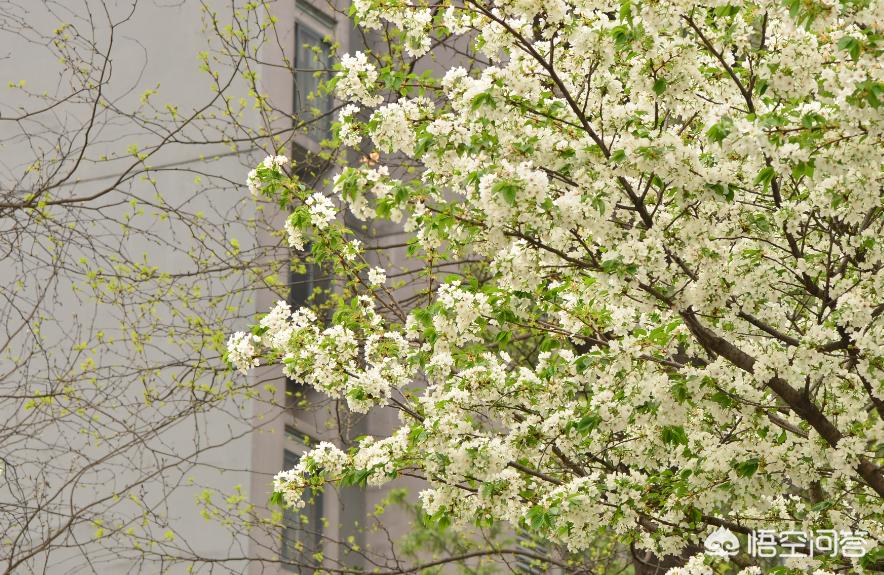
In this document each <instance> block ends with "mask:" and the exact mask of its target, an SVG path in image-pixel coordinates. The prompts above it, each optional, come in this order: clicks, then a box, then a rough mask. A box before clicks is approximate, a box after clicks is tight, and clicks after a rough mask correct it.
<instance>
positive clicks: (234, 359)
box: [227, 331, 261, 374]
mask: <svg viewBox="0 0 884 575" xmlns="http://www.w3.org/2000/svg"><path fill="white" fill-rule="evenodd" d="M260 342H261V338H260V337H258V336H256V335H254V334H251V333H245V332H242V331H238V332H236V333H234V334H233V335H231V336H230V338H229V339H228V340H227V357H228V359H229V361H230V363H232V364H233V365H234V366H236V368H237V369H238V370H239V371H240V372H242V373H244V374H245V373H248V371H249V370H250V369H251V368H253V367H257V366H259V365H261V360H260V358H259V357H258V347H257V346H258V344H259V343H260Z"/></svg>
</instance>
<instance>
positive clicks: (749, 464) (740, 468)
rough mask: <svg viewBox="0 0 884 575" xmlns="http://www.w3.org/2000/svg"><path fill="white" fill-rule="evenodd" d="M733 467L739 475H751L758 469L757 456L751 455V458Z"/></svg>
mask: <svg viewBox="0 0 884 575" xmlns="http://www.w3.org/2000/svg"><path fill="white" fill-rule="evenodd" d="M734 469H736V470H737V475H738V476H740V477H752V476H753V475H755V472H756V471H758V458H755V457H753V458H752V459H749V460H746V461H743V462H741V463H737V464H736V465H735V466H734Z"/></svg>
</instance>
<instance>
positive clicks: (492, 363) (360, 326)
mask: <svg viewBox="0 0 884 575" xmlns="http://www.w3.org/2000/svg"><path fill="white" fill-rule="evenodd" d="M353 13H354V15H355V18H356V19H357V21H358V23H359V24H360V25H361V26H362V27H363V28H366V29H369V30H372V29H379V30H383V33H384V34H386V35H387V37H388V38H392V39H393V40H394V43H398V45H400V46H401V50H400V51H399V52H395V53H390V54H388V55H386V56H384V57H376V56H374V55H372V54H370V53H356V54H353V55H350V56H346V57H344V58H343V59H342V61H341V65H340V69H339V72H338V74H337V77H336V78H335V80H334V82H335V84H336V86H335V87H336V90H337V93H338V95H339V96H340V98H341V99H343V100H346V101H348V102H349V104H348V105H347V106H345V107H344V108H343V109H342V111H341V113H340V123H339V128H338V134H339V137H340V140H341V141H342V142H343V143H344V144H345V145H348V146H352V147H356V148H359V149H361V150H362V151H363V152H364V153H367V155H366V159H365V161H363V162H362V163H360V164H359V165H355V166H353V167H348V168H347V169H345V170H343V172H342V173H341V174H340V175H339V176H338V177H337V179H336V181H335V188H334V191H335V197H334V198H329V197H327V194H324V193H322V192H317V191H315V190H311V189H309V188H308V187H306V186H304V185H303V184H302V183H300V182H298V181H297V180H295V179H293V178H292V177H290V176H289V175H288V172H287V171H286V169H285V166H284V165H283V164H282V163H281V159H280V158H268V160H266V161H265V163H264V164H262V165H261V166H259V167H258V168H257V169H256V170H255V171H254V172H253V173H252V174H251V175H250V178H249V185H250V187H251V188H252V190H253V192H255V193H257V194H263V195H266V196H268V197H272V198H274V199H277V200H278V201H279V202H280V203H281V204H282V205H290V206H293V213H292V215H291V217H290V218H289V220H288V223H287V226H286V228H287V230H288V236H289V240H290V243H291V245H292V246H293V247H295V248H296V249H304V246H305V243H306V241H305V239H309V240H310V249H311V251H312V257H314V258H315V259H317V260H319V261H322V262H324V263H325V264H326V265H329V266H333V267H334V271H335V273H336V274H337V275H338V276H339V277H340V278H343V279H345V280H346V281H347V285H346V286H345V289H344V291H343V292H342V294H341V297H340V298H339V301H338V304H337V309H336V312H335V314H334V317H333V319H332V321H331V322H330V325H328V324H324V323H323V322H320V321H318V320H317V317H316V315H315V314H314V313H313V312H311V311H310V310H307V309H298V310H291V309H289V308H288V307H287V306H286V305H285V304H284V303H280V304H279V305H277V306H276V307H275V308H274V309H273V310H272V311H271V312H270V313H269V314H268V315H267V316H266V317H264V318H263V319H261V320H260V324H259V325H257V326H256V327H255V328H254V329H253V330H252V332H251V333H248V334H247V333H238V334H235V335H234V336H233V337H232V338H231V339H230V342H229V345H228V357H229V358H230V360H231V361H232V362H234V363H235V364H236V365H237V366H238V367H239V368H241V369H242V370H243V371H245V370H247V369H249V368H250V367H251V366H254V365H258V364H259V363H261V362H268V363H274V362H275V363H279V364H280V365H281V366H282V368H283V371H284V372H285V373H286V375H288V376H289V377H293V378H296V379H299V380H302V381H304V382H306V383H308V384H310V385H312V386H313V387H315V388H316V389H317V390H321V391H322V392H325V393H326V394H328V395H329V396H332V397H342V398H346V400H347V401H348V403H349V406H350V408H351V409H353V410H355V411H357V412H365V411H368V410H371V409H373V408H380V407H381V406H392V407H394V408H396V409H398V410H399V411H400V414H401V417H400V421H401V426H400V427H399V428H398V429H397V430H396V431H395V432H394V433H392V434H391V435H390V436H389V437H383V438H367V439H364V440H363V441H362V442H361V444H360V445H359V446H358V448H354V449H352V450H350V451H346V452H345V451H342V450H340V449H339V448H337V447H336V446H334V445H331V444H328V443H323V444H321V445H319V446H317V447H316V448H315V449H314V450H313V451H312V452H311V453H310V454H309V455H308V456H306V457H304V458H303V459H302V461H301V463H300V464H299V466H298V467H297V468H295V469H292V470H287V471H284V472H282V473H280V474H279V475H278V476H277V478H276V481H275V488H276V491H277V495H278V497H279V500H281V501H282V500H284V502H285V503H286V504H288V505H292V506H296V507H297V506H298V505H299V504H300V495H301V492H302V490H303V489H305V487H308V486H310V487H314V488H316V487H318V486H320V485H321V484H323V483H325V482H337V483H339V484H344V485H347V484H370V485H380V484H384V483H385V482H388V481H390V480H392V479H393V478H395V477H397V476H400V475H412V476H419V477H423V478H425V479H426V481H427V482H428V485H429V487H428V488H427V489H426V490H425V491H423V492H422V493H421V501H422V504H423V507H424V509H425V511H426V512H427V513H428V514H430V516H431V517H433V518H434V520H437V521H440V522H444V523H454V524H480V525H481V524H486V523H489V522H494V521H501V520H503V521H508V522H510V523H512V524H515V525H519V526H520V527H522V528H525V529H528V530H530V531H533V532H535V533H536V534H537V535H538V536H540V537H544V538H546V539H548V540H549V541H551V542H554V543H559V544H561V545H562V546H564V547H565V548H567V549H568V550H569V551H570V552H573V553H578V552H581V551H583V550H585V549H587V548H589V547H591V546H592V544H593V542H594V541H595V540H596V539H597V537H598V536H599V534H600V533H603V532H604V533H605V534H607V535H611V534H613V536H614V537H616V539H617V540H618V541H619V542H620V543H621V544H623V545H628V546H630V547H631V548H632V549H633V552H634V557H635V560H636V570H637V571H640V570H644V569H646V568H649V569H651V570H653V569H658V568H661V567H663V568H670V567H673V568H675V569H676V570H678V571H679V572H681V573H711V569H712V567H711V566H710V565H709V563H710V561H711V559H712V558H705V559H704V557H703V555H702V554H701V549H700V547H699V545H701V544H702V541H703V539H704V538H705V537H706V536H707V535H708V534H709V533H711V532H712V531H713V530H715V529H717V528H722V527H724V528H727V529H729V530H730V531H732V532H734V533H743V534H747V533H749V532H750V530H752V529H788V528H792V529H796V528H797V529H804V530H810V529H836V530H849V531H853V532H860V531H863V532H867V533H868V536H867V537H868V538H869V541H870V544H869V546H870V547H874V545H875V541H880V540H881V538H882V534H884V531H882V524H881V510H882V497H884V476H882V467H881V465H882V464H881V450H882V447H884V445H882V439H884V425H882V415H884V384H882V373H881V367H882V351H881V350H882V348H881V341H882V321H881V317H880V316H881V312H882V310H884V305H882V298H881V289H882V284H881V281H882V275H881V273H880V272H881V264H882V256H884V253H882V245H881V242H880V239H879V236H880V232H881V223H882V219H881V160H882V150H884V145H882V139H881V130H882V117H881V113H880V108H879V98H880V97H881V94H882V90H884V88H882V73H881V68H880V66H879V65H878V58H879V57H880V55H881V36H880V34H881V19H880V6H879V5H878V4H876V3H868V2H850V3H822V2H819V3H817V2H800V1H798V0H789V1H787V2H785V3H782V2H734V3H723V2H722V3H715V4H711V5H695V4H692V3H680V2H656V3H654V2H651V3H645V2H642V3H639V2H631V1H629V0H622V1H620V2H608V3H593V2H584V1H578V0H574V1H572V0H554V1H545V2H531V1H513V2H509V1H500V2H475V1H473V0H466V1H464V2H442V3H440V4H432V5H428V4H424V3H422V2H418V3H417V4H414V3H410V2H401V1H398V0H389V1H374V0H362V1H359V2H356V3H355V5H354V10H353ZM394 29H395V30H398V31H397V32H391V30H394ZM391 35H392V36H391ZM446 47H447V49H449V50H450V54H451V58H450V60H451V61H452V62H454V63H453V64H451V65H450V66H447V67H442V69H440V66H439V65H438V64H436V65H434V66H431V67H429V69H427V67H426V66H423V65H422V62H421V60H424V59H426V55H427V54H437V53H439V52H440V51H441V50H443V49H446ZM431 48H432V51H431ZM375 152H377V153H375ZM381 154H383V155H381ZM344 206H346V208H347V209H349V210H350V212H352V213H353V214H354V215H356V216H357V217H359V218H362V219H364V220H384V219H388V220H393V221H404V229H405V230H406V232H409V234H410V239H409V241H408V253H409V255H410V256H411V258H413V260H418V261H419V262H420V263H421V264H422V265H419V266H416V267H412V268H410V269H408V270H405V271H402V270H397V271H396V272H395V273H394V272H393V270H385V269H382V268H380V267H373V264H374V263H376V262H374V261H373V260H372V259H371V258H370V257H368V255H367V254H366V253H365V252H364V250H363V246H362V245H361V244H360V243H359V242H358V241H356V240H355V239H354V237H353V233H352V232H351V231H350V230H348V229H347V228H346V227H345V226H344V225H343V224H342V223H341V219H340V218H337V217H336V213H337V212H338V211H339V210H342V209H344ZM446 265H447V266H448V267H447V268H446ZM452 271H455V272H456V273H454V274H452V275H447V273H450V272H452ZM394 276H395V277H394ZM874 560H875V555H874V553H871V554H867V555H866V556H865V557H864V558H863V559H858V558H852V559H851V558H844V557H843V556H840V555H837V554H829V555H823V556H818V557H816V558H814V559H813V560H809V559H805V560H800V561H794V562H793V563H792V565H793V566H794V567H796V568H805V567H806V568H811V567H814V568H816V567H820V566H822V567H826V568H831V569H836V568H842V569H855V570H860V569H862V568H863V566H864V565H866V566H867V565H868V564H869V562H870V561H874ZM753 561H754V560H753V559H752V558H751V557H746V556H745V555H736V556H734V557H733V558H732V562H731V563H727V564H725V562H722V561H719V563H718V564H716V565H717V568H719V569H725V570H726V569H728V565H735V564H736V565H738V566H739V567H744V568H746V569H747V571H746V572H747V573H751V572H758V567H757V566H753ZM704 562H705V563H704ZM735 568H736V567H735Z"/></svg>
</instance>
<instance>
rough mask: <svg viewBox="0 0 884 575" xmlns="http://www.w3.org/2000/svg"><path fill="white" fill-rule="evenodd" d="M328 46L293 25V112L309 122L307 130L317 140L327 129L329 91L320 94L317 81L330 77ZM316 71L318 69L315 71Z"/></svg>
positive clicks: (302, 26)
mask: <svg viewBox="0 0 884 575" xmlns="http://www.w3.org/2000/svg"><path fill="white" fill-rule="evenodd" d="M329 51H330V46H329V44H328V42H326V41H324V40H323V39H322V34H319V33H317V32H315V31H313V30H311V29H310V28H308V27H306V26H304V25H303V24H298V25H297V26H296V27H295V114H296V115H297V116H298V118H299V119H300V120H302V121H309V120H311V119H313V118H319V119H317V120H316V121H314V122H313V123H311V124H310V128H309V130H308V134H309V135H310V137H311V138H314V139H317V140H321V139H323V138H327V137H328V136H329V134H330V133H331V124H332V117H331V115H330V114H329V112H330V110H331V108H332V96H331V94H320V93H319V84H320V83H321V82H324V81H328V80H329V79H330V78H331V71H330V69H331V58H330V55H329ZM316 71H320V72H319V73H318V74H317V72H316Z"/></svg>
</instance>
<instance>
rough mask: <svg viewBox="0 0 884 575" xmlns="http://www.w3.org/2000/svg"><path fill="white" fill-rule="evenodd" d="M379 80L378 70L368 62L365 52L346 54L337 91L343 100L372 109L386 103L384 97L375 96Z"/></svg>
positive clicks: (339, 75)
mask: <svg viewBox="0 0 884 575" xmlns="http://www.w3.org/2000/svg"><path fill="white" fill-rule="evenodd" d="M377 79H378V71H377V68H375V66H374V65H373V64H372V63H371V62H369V61H368V56H366V55H365V53H364V52H356V53H355V54H352V55H351V54H344V55H343V56H342V57H341V70H340V71H339V72H338V74H337V85H336V86H335V89H336V90H337V93H338V96H340V97H341V99H342V100H345V101H348V102H358V103H360V104H362V105H363V106H368V107H370V108H372V107H374V106H377V105H379V104H380V103H381V102H383V101H384V99H383V97H382V96H380V95H377V94H373V92H374V89H375V82H376V81H377Z"/></svg>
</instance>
